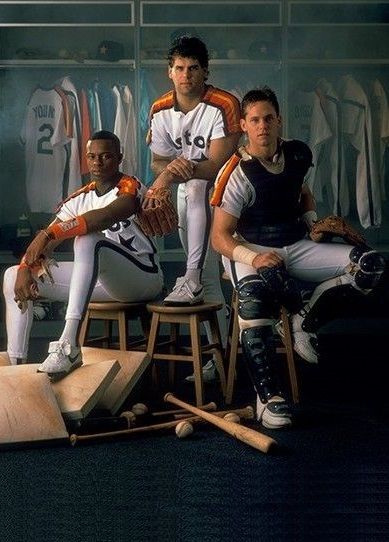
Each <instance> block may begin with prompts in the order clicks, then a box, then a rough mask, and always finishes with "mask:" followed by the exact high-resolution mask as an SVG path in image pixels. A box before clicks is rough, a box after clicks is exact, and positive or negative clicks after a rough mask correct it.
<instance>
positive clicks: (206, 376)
mask: <svg viewBox="0 0 389 542" xmlns="http://www.w3.org/2000/svg"><path fill="white" fill-rule="evenodd" d="M216 373H217V371H216V367H215V362H214V361H213V360H212V359H210V360H209V361H208V362H207V363H206V364H205V365H204V366H203V382H213V381H214V380H216ZM185 380H186V382H194V381H195V378H194V374H191V375H189V376H187V377H186V378H185Z"/></svg>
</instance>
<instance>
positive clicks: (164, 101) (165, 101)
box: [150, 90, 174, 119]
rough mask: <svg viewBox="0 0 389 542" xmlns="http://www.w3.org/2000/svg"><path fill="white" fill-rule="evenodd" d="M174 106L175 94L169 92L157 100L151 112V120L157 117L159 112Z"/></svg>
mask: <svg viewBox="0 0 389 542" xmlns="http://www.w3.org/2000/svg"><path fill="white" fill-rule="evenodd" d="M173 106H174V94H173V91H172V90H171V91H170V92H167V93H166V94H164V95H163V96H161V97H160V98H158V100H156V101H155V102H154V103H153V105H152V106H151V110H150V119H151V118H152V117H153V115H155V114H156V113H159V111H162V110H164V109H170V108H172V107H173Z"/></svg>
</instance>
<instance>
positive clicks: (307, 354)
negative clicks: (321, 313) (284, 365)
mask: <svg viewBox="0 0 389 542" xmlns="http://www.w3.org/2000/svg"><path fill="white" fill-rule="evenodd" d="M275 328H276V331H277V333H278V335H279V336H280V337H281V338H282V339H284V338H285V333H284V328H283V326H282V321H281V320H280V321H279V322H277V323H276V325H275ZM292 340H293V350H295V352H297V354H298V355H299V356H300V357H301V358H303V359H304V360H305V361H308V363H318V356H317V351H316V347H315V346H316V344H317V337H316V335H315V334H314V333H307V332H306V331H303V330H300V331H294V330H293V331H292Z"/></svg>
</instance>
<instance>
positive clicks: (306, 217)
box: [301, 211, 317, 229]
mask: <svg viewBox="0 0 389 542" xmlns="http://www.w3.org/2000/svg"><path fill="white" fill-rule="evenodd" d="M301 218H302V219H303V221H304V222H305V224H306V226H307V227H308V228H309V229H311V228H312V226H313V225H314V223H315V222H317V213H316V211H307V212H306V213H304V214H303V215H302V217H301Z"/></svg>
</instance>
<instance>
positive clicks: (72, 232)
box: [45, 216, 88, 239]
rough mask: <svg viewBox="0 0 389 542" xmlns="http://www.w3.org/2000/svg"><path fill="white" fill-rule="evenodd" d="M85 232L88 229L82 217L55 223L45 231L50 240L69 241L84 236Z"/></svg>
mask: <svg viewBox="0 0 389 542" xmlns="http://www.w3.org/2000/svg"><path fill="white" fill-rule="evenodd" d="M87 231H88V227H87V225H86V220H85V218H84V217H83V216H76V217H75V218H71V219H70V220H65V222H56V223H55V224H52V225H51V226H49V227H48V228H47V229H46V230H45V232H47V234H48V235H49V236H50V237H51V239H71V238H72V237H77V236H78V235H85V234H86V233H87Z"/></svg>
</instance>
